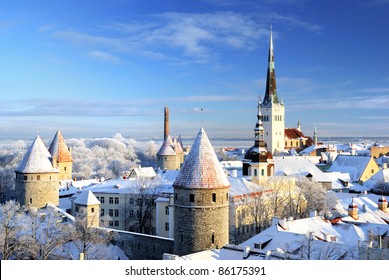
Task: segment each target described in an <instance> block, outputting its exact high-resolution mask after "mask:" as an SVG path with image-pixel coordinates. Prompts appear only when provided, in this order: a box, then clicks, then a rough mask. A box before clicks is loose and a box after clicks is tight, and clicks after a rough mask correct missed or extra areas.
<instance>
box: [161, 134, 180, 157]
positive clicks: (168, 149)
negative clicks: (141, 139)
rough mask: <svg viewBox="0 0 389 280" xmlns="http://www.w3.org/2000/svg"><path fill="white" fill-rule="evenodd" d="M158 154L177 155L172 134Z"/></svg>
mask: <svg viewBox="0 0 389 280" xmlns="http://www.w3.org/2000/svg"><path fill="white" fill-rule="evenodd" d="M157 155H158V156H175V155H176V152H175V151H174V143H173V140H172V138H171V137H170V135H168V136H167V137H166V139H165V142H163V144H162V146H161V148H160V149H159V151H158V153H157Z"/></svg>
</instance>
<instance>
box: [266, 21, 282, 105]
mask: <svg viewBox="0 0 389 280" xmlns="http://www.w3.org/2000/svg"><path fill="white" fill-rule="evenodd" d="M269 103H279V101H278V96H277V87H276V73H275V69H274V49H273V32H272V28H271V27H270V44H269V57H268V67H267V77H266V92H265V98H264V99H263V104H264V105H266V104H269Z"/></svg>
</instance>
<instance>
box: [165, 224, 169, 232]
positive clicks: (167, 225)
mask: <svg viewBox="0 0 389 280" xmlns="http://www.w3.org/2000/svg"><path fill="white" fill-rule="evenodd" d="M165 230H166V231H169V223H165Z"/></svg>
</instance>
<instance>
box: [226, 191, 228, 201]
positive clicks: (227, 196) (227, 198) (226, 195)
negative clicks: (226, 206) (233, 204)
mask: <svg viewBox="0 0 389 280" xmlns="http://www.w3.org/2000/svg"><path fill="white" fill-rule="evenodd" d="M226 200H227V201H228V193H226Z"/></svg>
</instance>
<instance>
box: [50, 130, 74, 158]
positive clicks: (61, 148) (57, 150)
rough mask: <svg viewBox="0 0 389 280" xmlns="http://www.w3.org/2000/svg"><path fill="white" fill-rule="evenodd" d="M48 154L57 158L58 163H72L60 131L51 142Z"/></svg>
mask: <svg viewBox="0 0 389 280" xmlns="http://www.w3.org/2000/svg"><path fill="white" fill-rule="evenodd" d="M49 153H50V154H51V156H52V157H57V160H58V162H72V161H73V159H72V155H71V153H70V151H69V148H68V146H67V145H66V143H65V140H64V138H63V136H62V133H61V131H59V130H58V131H57V133H56V134H55V136H54V139H53V141H52V142H51V145H50V148H49Z"/></svg>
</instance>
